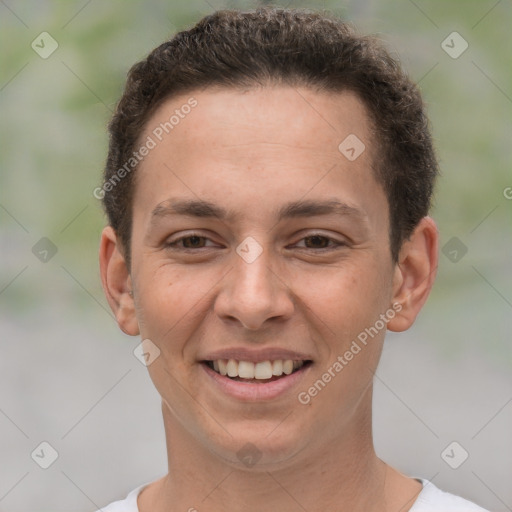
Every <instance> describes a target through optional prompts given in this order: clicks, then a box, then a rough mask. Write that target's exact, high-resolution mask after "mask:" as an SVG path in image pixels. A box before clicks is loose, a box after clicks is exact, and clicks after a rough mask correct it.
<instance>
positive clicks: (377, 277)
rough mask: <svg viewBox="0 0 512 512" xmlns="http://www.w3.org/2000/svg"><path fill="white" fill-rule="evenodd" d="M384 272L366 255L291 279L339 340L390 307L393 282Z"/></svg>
mask: <svg viewBox="0 0 512 512" xmlns="http://www.w3.org/2000/svg"><path fill="white" fill-rule="evenodd" d="M385 276H386V273H385V272H384V269H381V268H379V266H378V265H377V264H376V263H375V262H374V261H372V258H370V257H367V258H361V259H360V261H356V260H355V259H354V260H353V261H350V262H349V261H345V262H340V263H339V264H338V265H337V268H335V269H331V270H330V271H326V269H325V268H323V269H322V268H319V269H318V270H316V271H314V272H309V273H307V274H306V273H302V274H301V273H300V272H296V274H295V275H294V276H293V278H292V282H294V283H295V287H294V291H295V292H296V293H297V295H298V296H300V297H301V298H302V300H303V301H304V302H305V303H306V305H307V306H308V307H309V308H310V309H311V311H312V312H313V313H314V315H315V316H316V317H317V318H318V319H319V320H321V321H322V322H323V323H324V324H325V327H326V329H327V328H329V329H327V331H331V332H330V335H331V337H332V336H333V335H334V336H335V337H336V339H337V340H338V343H339V342H346V340H347V339H348V338H351V337H354V336H357V334H358V333H359V332H360V331H361V330H362V329H364V328H365V327H368V326H370V325H373V323H374V322H375V320H376V319H377V318H378V317H379V314H380V313H383V312H384V311H385V309H386V308H387V307H388V300H389V299H388V297H389V296H390V290H388V288H390V284H389V283H387V280H386V277H385ZM388 280H389V279H388Z"/></svg>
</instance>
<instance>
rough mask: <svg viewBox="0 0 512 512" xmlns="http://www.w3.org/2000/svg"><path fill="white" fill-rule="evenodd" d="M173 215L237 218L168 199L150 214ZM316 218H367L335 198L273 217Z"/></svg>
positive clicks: (299, 204)
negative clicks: (337, 216)
mask: <svg viewBox="0 0 512 512" xmlns="http://www.w3.org/2000/svg"><path fill="white" fill-rule="evenodd" d="M172 215H184V216H188V217H198V218H216V219H219V220H226V221H228V220H231V221H235V220H237V219H238V218H239V217H240V215H239V214H238V213H236V212H234V211H232V210H226V209H225V208H223V207H221V206H219V205H216V204H214V203H211V202H209V201H203V200H183V199H176V200H173V199H168V200H166V201H164V202H163V203H160V204H159V205H157V206H156V207H155V209H154V210H153V211H152V212H151V223H155V222H156V221H157V219H158V218H161V217H168V216H172ZM318 215H340V216H350V217H355V218H358V219H360V220H363V219H364V218H366V217H367V215H366V213H364V212H363V211H362V210H360V209H358V208H356V207H354V206H350V205H348V204H346V203H343V202H341V201H339V200H337V199H330V200H325V201H313V200H299V201H292V202H290V203H286V204H285V205H283V206H281V207H280V208H279V209H278V210H277V212H276V214H275V216H276V217H277V220H278V221H281V220H284V219H290V218H297V217H313V216H318Z"/></svg>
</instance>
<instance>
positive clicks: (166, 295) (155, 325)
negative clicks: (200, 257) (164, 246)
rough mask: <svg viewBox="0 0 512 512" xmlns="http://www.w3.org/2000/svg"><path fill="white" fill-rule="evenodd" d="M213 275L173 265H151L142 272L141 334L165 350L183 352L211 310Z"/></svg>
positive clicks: (138, 311)
mask: <svg viewBox="0 0 512 512" xmlns="http://www.w3.org/2000/svg"><path fill="white" fill-rule="evenodd" d="M192 274H193V275H192ZM210 274H211V272H210V273H206V272H198V270H197V268H196V269H195V270H192V271H188V272H187V271H186V270H184V269H183V267H181V268H180V269H178V268H176V267H173V266H172V265H160V266H154V267H152V266H151V265H148V266H147V267H146V268H145V269H143V270H142V271H141V272H139V274H138V275H137V281H138V286H137V291H138V300H137V318H138V320H139V325H140V327H141V335H142V336H144V337H146V338H149V339H151V340H152V341H154V343H156V344H157V345H158V346H159V347H161V350H162V351H166V352H167V351H168V352H176V351H178V350H181V349H182V345H184V343H185V340H187V338H188V337H189V335H190V334H191V332H192V330H193V329H195V328H196V327H197V323H198V322H200V317H201V316H204V314H205V311H206V309H207V308H208V290H209V289H211V287H212V286H213V284H214V281H213V280H212V277H211V275H210ZM216 275H217V274H216ZM217 280H218V278H217Z"/></svg>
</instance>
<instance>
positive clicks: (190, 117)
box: [135, 86, 382, 211]
mask: <svg viewBox="0 0 512 512" xmlns="http://www.w3.org/2000/svg"><path fill="white" fill-rule="evenodd" d="M150 139H151V141H152V144H151V145H152V146H153V147H152V149H151V150H150V151H149V154H148V155H147V156H146V157H145V158H144V159H143V161H142V162H141V164H140V166H139V169H138V171H137V179H136V182H137V184H136V189H135V202H136V203H137V202H139V203H141V204H142V205H148V207H149V206H151V207H152V208H154V207H155V206H156V205H158V204H159V203H160V202H163V201H165V200H166V199H167V198H168V197H170V196H171V195H172V196H175V195H176V194H175V192H176V191H178V193H182V194H183V195H188V196H189V198H193V197H194V196H195V198H197V197H201V198H202V199H210V200H212V201H213V202H215V201H214V199H218V198H222V200H223V201H230V200H231V201H232V202H233V205H234V203H235V202H236V199H237V198H238V199H239V205H241V206H243V205H246V204H247V203H246V202H244V201H245V199H247V198H248V197H252V198H254V197H255V196H260V197H262V199H263V198H264V199H265V200H266V201H263V202H261V204H260V205H259V206H260V208H263V207H264V206H265V205H266V204H267V202H268V206H269V208H268V209H267V210H270V209H272V210H274V211H275V208H270V203H276V202H279V200H280V199H283V201H284V200H285V199H286V198H284V197H283V192H286V194H288V195H289V196H290V197H288V199H300V196H302V195H304V194H307V193H308V189H310V190H311V189H313V188H314V189H315V191H317V192H322V190H323V191H324V193H327V192H328V193H329V194H331V195H332V192H333V190H336V188H339V189H340V190H341V189H344V193H348V194H349V195H351V194H352V196H353V195H354V191H356V190H357V189H359V190H360V191H361V190H362V189H366V193H367V195H369V196H371V195H372V193H374V192H375V190H376V187H375V185H376V183H375V180H374V178H373V172H372V170H371V167H372V161H373V157H372V155H373V153H374V152H375V150H374V148H373V136H372V130H371V123H370V121H369V117H368V115H367V112H366V109H365V107H364V105H363V103H362V102H361V101H360V100H359V98H358V97H357V96H356V95H355V94H353V93H351V92H343V93H323V92H322V93H319V92H315V91H312V90H310V89H300V88H293V87H288V86H281V87H266V88H259V89H249V90H245V91H243V90H235V89H220V88H219V89H206V90H202V91H191V92H190V93H188V94H183V95H180V96H176V97H173V98H171V99H169V100H167V101H165V102H164V103H163V104H162V105H161V106H160V107H159V108H158V109H157V111H156V112H155V113H154V114H153V116H152V117H151V118H150V119H149V120H148V122H147V124H146V127H145V129H144V132H143V134H142V136H141V139H140V140H141V141H142V142H144V141H147V140H150ZM347 150H348V152H347ZM378 188H380V186H379V187H378ZM373 189H375V190H373ZM170 192H172V193H170ZM377 193H378V194H380V195H382V191H378V190H377ZM293 196H295V197H293ZM343 199H346V198H343ZM348 199H349V200H348V201H346V202H348V203H350V202H351V201H350V197H349V198H348ZM379 199H382V198H379ZM352 202H354V197H352ZM377 203H379V202H378V201H377V202H376V203H375V202H374V205H373V206H376V205H377ZM368 207H370V208H371V207H372V204H371V201H368ZM135 209H136V208H135Z"/></svg>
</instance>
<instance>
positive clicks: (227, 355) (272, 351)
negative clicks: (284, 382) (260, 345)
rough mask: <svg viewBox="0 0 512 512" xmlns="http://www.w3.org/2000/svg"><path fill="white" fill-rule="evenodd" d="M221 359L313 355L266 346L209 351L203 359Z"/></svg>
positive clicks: (257, 359)
mask: <svg viewBox="0 0 512 512" xmlns="http://www.w3.org/2000/svg"><path fill="white" fill-rule="evenodd" d="M219 359H236V360H237V361H250V362H252V363H258V362H260V361H277V360H279V359H283V360H287V359H292V360H294V361H311V360H312V357H311V356H310V355H308V354H304V353H301V352H297V351H294V350H287V349H283V348H270V347H269V348H264V349H259V350H249V349H247V348H241V347H239V348H224V349H221V350H215V351H214V352H209V353H208V354H206V355H205V356H204V357H201V358H200V360H201V361H217V360H219Z"/></svg>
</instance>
